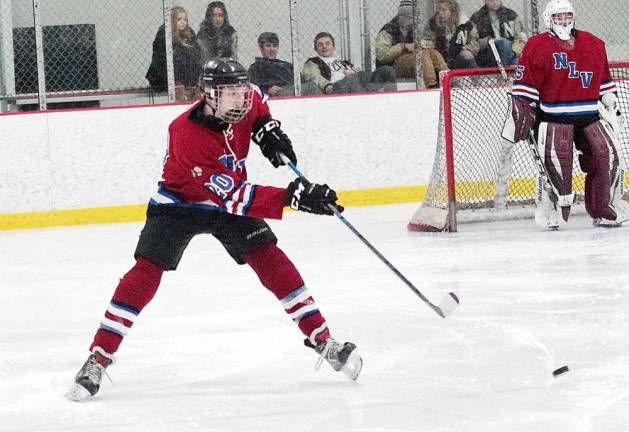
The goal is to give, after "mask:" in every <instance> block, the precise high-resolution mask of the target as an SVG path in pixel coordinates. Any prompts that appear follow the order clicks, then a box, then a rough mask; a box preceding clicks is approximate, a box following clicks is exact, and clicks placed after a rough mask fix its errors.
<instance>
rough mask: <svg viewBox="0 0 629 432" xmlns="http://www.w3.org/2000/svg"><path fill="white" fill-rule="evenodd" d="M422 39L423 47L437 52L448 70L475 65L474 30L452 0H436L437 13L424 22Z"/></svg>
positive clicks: (476, 39)
mask: <svg viewBox="0 0 629 432" xmlns="http://www.w3.org/2000/svg"><path fill="white" fill-rule="evenodd" d="M422 38H423V41H424V42H423V44H424V45H425V46H426V47H428V48H432V47H434V48H436V49H437V50H438V51H439V52H440V53H441V55H442V56H443V58H444V59H445V60H446V63H447V64H448V67H449V68H450V69H456V68H474V67H478V64H477V63H476V56H477V55H478V51H479V44H478V31H477V30H476V26H474V23H472V21H470V20H469V18H467V17H466V16H465V15H463V14H462V13H461V8H460V6H459V3H458V2H457V1H456V0H438V2H437V13H436V14H435V15H434V16H433V17H432V18H430V20H429V21H428V26H427V27H426V30H425V32H424V35H423V36H422Z"/></svg>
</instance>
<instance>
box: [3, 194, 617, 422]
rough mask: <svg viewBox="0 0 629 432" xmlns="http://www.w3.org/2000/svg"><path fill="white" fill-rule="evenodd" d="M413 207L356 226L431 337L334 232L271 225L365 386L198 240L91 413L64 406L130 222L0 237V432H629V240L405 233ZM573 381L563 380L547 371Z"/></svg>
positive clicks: (132, 232) (316, 226)
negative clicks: (443, 311)
mask: <svg viewBox="0 0 629 432" xmlns="http://www.w3.org/2000/svg"><path fill="white" fill-rule="evenodd" d="M415 207H416V205H415V204H412V205H393V206H382V207H364V208H350V209H348V210H347V212H346V216H347V218H348V219H349V220H350V222H352V223H353V224H354V225H355V226H356V227H357V228H358V229H359V230H360V231H361V232H362V233H363V234H364V235H365V236H366V237H367V238H368V239H369V240H370V241H371V242H372V243H374V245H375V246H376V247H377V248H378V249H379V250H380V251H381V252H382V253H383V254H384V255H385V256H386V257H387V258H388V259H389V260H390V261H391V262H392V263H393V264H394V265H395V266H396V267H398V268H399V270H400V271H402V273H404V275H405V276H406V277H408V278H409V279H410V280H411V281H413V282H414V283H415V284H416V286H417V287H418V288H419V289H420V290H421V291H422V292H423V293H424V294H425V295H426V296H427V297H428V298H430V299H431V300H432V301H433V302H434V303H438V302H439V301H440V300H441V299H442V298H443V296H445V295H446V294H447V292H449V291H453V292H455V293H456V294H457V295H458V296H459V298H460V299H461V306H460V307H459V308H458V309H457V310H456V311H455V312H454V314H453V315H452V316H451V317H450V318H448V319H446V320H443V319H441V318H439V317H438V316H437V315H436V314H435V313H434V312H433V311H432V310H430V309H429V308H428V307H427V306H426V305H425V304H424V303H423V302H421V301H420V300H419V299H418V298H417V297H416V296H415V294H414V293H413V292H412V291H411V290H409V289H408V288H407V287H406V286H405V285H404V284H403V283H402V282H401V281H399V280H398V279H397V278H396V276H395V275H393V273H391V272H390V271H389V270H388V269H387V268H386V267H385V266H384V265H383V264H382V263H381V262H380V261H379V260H378V259H377V258H376V257H375V256H374V255H373V254H372V253H371V252H370V251H369V250H368V249H367V248H366V247H365V246H364V245H363V244H362V243H361V242H360V241H359V240H358V239H357V238H355V237H354V235H353V234H352V233H351V232H350V231H349V230H347V228H346V227H345V226H343V224H342V223H340V222H339V221H338V220H337V219H336V218H333V217H316V216H310V215H305V214H296V213H290V214H288V215H286V217H285V219H284V221H281V222H271V225H272V227H273V229H274V231H275V232H276V234H277V235H278V237H279V239H280V242H279V245H280V247H282V248H283V249H284V250H285V252H286V253H287V254H288V256H289V257H291V259H292V260H293V261H294V262H295V263H296V264H297V266H298V268H299V269H300V271H301V273H302V276H303V277H304V279H305V280H306V283H307V285H308V286H309V287H310V289H311V291H312V293H313V294H314V296H315V298H316V300H317V302H318V304H319V306H320V307H321V310H322V311H323V313H324V315H325V316H326V318H327V320H328V322H329V324H330V325H331V328H332V331H333V333H334V335H335V336H336V337H337V338H338V339H340V340H343V341H344V340H351V341H353V342H355V343H356V344H357V345H358V348H359V350H360V351H361V353H362V355H363V358H364V361H365V366H364V368H363V371H362V374H361V377H360V378H359V380H358V382H356V383H354V382H351V381H349V380H348V379H347V378H346V377H345V376H343V375H342V374H339V373H335V372H333V371H332V370H331V369H330V368H329V367H327V366H326V365H324V367H323V368H322V369H321V370H320V371H319V372H315V370H314V364H315V362H316V359H317V357H316V354H315V353H314V352H313V351H311V350H308V349H307V348H305V347H303V346H302V335H301V334H300V333H299V331H298V330H297V328H296V327H294V325H293V323H292V322H291V321H290V320H289V319H288V318H287V317H286V316H285V314H284V312H283V310H282V308H281V307H280V305H279V303H278V302H277V301H276V300H275V298H274V297H273V296H272V295H271V294H270V293H268V292H266V290H265V289H264V288H262V286H261V285H260V283H259V281H258V280H257V278H256V276H255V275H254V273H253V272H252V271H251V270H250V269H249V268H247V267H240V266H237V265H236V264H234V263H233V262H232V261H231V260H230V258H229V257H228V256H227V254H226V253H225V252H224V250H223V249H222V247H221V246H220V245H219V244H218V242H216V241H215V240H214V239H212V238H211V237H198V238H196V239H195V240H194V241H193V242H192V244H191V245H190V246H189V248H188V250H187V252H186V254H185V255H184V259H183V261H182V263H181V265H180V267H179V269H178V271H177V272H174V273H168V274H166V275H165V276H164V279H163V282H162V285H161V288H160V290H159V291H158V294H157V296H156V298H155V299H154V301H153V302H152V303H151V304H150V305H149V306H148V307H147V308H146V309H145V310H144V311H143V312H142V314H141V315H140V318H139V319H138V320H137V321H136V324H135V326H134V328H133V329H132V331H131V333H130V334H129V336H127V338H126V340H125V341H124V343H123V345H122V346H121V349H120V351H119V352H118V354H117V357H118V362H117V364H115V365H114V366H112V367H111V368H109V373H110V375H111V377H112V379H113V381H114V383H115V386H112V385H111V384H110V383H109V382H105V383H104V386H103V389H102V390H101V393H100V394H99V395H98V397H97V398H96V399H94V400H92V401H89V402H87V403H83V404H76V403H73V402H70V401H68V400H66V399H64V397H63V394H64V393H65V391H66V390H67V389H68V387H69V385H70V383H71V382H72V378H73V376H74V374H75V373H76V371H77V370H78V369H79V367H80V366H81V365H82V363H83V361H84V360H85V358H86V357H87V347H88V346H89V343H90V342H91V338H92V336H93V334H94V332H95V330H96V327H97V326H98V323H99V320H100V318H101V315H102V314H103V312H104V310H105V308H106V306H107V304H108V302H109V300H110V298H111V295H112V293H113V290H114V288H115V286H116V284H117V281H118V278H119V277H121V276H122V275H123V274H124V273H125V272H126V271H127V270H128V269H129V268H130V266H131V265H132V258H131V256H132V253H133V249H134V247H135V242H136V240H137V236H138V234H139V231H140V229H141V226H142V224H140V223H133V224H118V225H100V226H83V227H70V228H52V229H41V230H31V231H13V232H0V245H1V246H0V263H1V264H0V266H1V267H0V275H1V276H0V305H2V314H1V315H0V431H3V432H4V431H6V432H9V431H10V432H22V431H24V432H26V431H28V432H32V431H93V430H99V431H115V432H123V431H129V432H131V431H133V432H137V431H161V430H164V431H178V432H182V431H230V432H238V431H243V432H251V431H313V432H327V431H368V432H376V431H387V432H389V431H414V432H415V431H430V432H441V431H444V432H445V431H452V432H455V431H456V432H462V431H465V432H470V431H472V432H473V431H482V432H490V431H500V432H505V431H508V432H524V431H526V432H545V431H549V432H550V431H553V432H557V431H566V432H575V431H576V432H585V431H596V432H606V431H610V432H611V431H627V430H629V270H628V265H629V248H628V247H627V245H628V243H629V227H626V228H622V229H601V228H594V227H592V226H591V224H590V221H589V220H588V219H587V218H584V217H582V218H575V219H574V220H571V221H570V223H569V224H568V225H567V226H566V227H565V228H563V229H562V230H560V231H558V232H544V231H540V230H539V229H538V228H536V227H535V226H534V224H533V222H532V221H531V220H529V221H519V222H500V223H493V224H476V225H462V226H461V227H460V228H461V232H459V233H456V234H421V233H409V232H407V231H406V228H405V225H406V222H407V221H408V218H409V217H410V215H411V214H412V213H413V211H414V209H415ZM563 365H569V367H570V372H568V373H567V374H564V375H562V376H560V377H558V378H553V377H552V371H553V370H554V369H556V368H558V367H560V366H563Z"/></svg>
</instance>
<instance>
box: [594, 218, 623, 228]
mask: <svg viewBox="0 0 629 432" xmlns="http://www.w3.org/2000/svg"><path fill="white" fill-rule="evenodd" d="M592 225H594V226H595V227H599V228H620V227H622V222H620V221H608V220H597V219H594V220H593V221H592Z"/></svg>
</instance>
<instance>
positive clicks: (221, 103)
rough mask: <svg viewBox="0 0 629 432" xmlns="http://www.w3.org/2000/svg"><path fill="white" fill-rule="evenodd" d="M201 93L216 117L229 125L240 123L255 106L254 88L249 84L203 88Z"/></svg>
mask: <svg viewBox="0 0 629 432" xmlns="http://www.w3.org/2000/svg"><path fill="white" fill-rule="evenodd" d="M201 92H202V94H203V96H204V97H205V102H206V103H207V104H208V105H209V106H210V108H212V110H213V111H214V115H215V116H216V117H218V118H220V119H221V120H224V121H226V122H227V123H238V122H239V121H240V120H242V119H243V118H245V116H246V115H247V114H248V113H249V111H251V107H252V105H253V88H252V87H251V86H250V85H249V83H244V84H221V85H217V86H213V87H202V88H201Z"/></svg>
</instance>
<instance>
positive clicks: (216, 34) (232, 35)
mask: <svg viewBox="0 0 629 432" xmlns="http://www.w3.org/2000/svg"><path fill="white" fill-rule="evenodd" d="M197 41H198V43H199V46H200V47H201V64H205V63H206V62H207V61H208V60H209V59H212V58H217V57H231V58H233V59H236V60H237V59H238V35H237V33H236V30H235V29H234V28H233V27H232V26H231V25H230V24H229V17H228V16H227V9H226V8H225V4H224V3H223V2H221V1H213V2H211V3H210V4H209V5H208V6H207V9H206V10H205V19H204V20H203V22H202V23H201V27H200V28H199V34H198V36H197Z"/></svg>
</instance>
